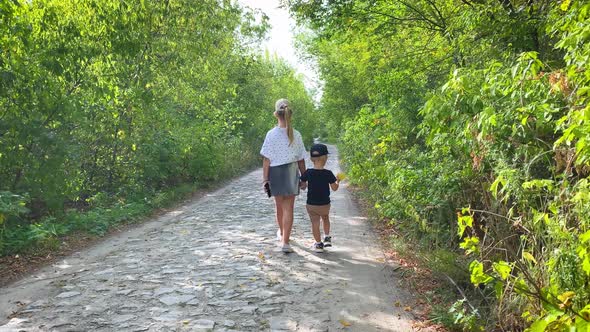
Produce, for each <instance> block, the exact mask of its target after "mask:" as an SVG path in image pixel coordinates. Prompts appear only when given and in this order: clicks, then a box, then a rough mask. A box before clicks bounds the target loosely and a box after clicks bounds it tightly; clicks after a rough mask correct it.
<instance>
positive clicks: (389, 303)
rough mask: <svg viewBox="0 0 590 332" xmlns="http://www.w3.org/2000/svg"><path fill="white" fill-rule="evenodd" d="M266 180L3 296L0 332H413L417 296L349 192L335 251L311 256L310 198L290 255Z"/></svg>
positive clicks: (342, 198) (166, 219)
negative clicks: (400, 280)
mask: <svg viewBox="0 0 590 332" xmlns="http://www.w3.org/2000/svg"><path fill="white" fill-rule="evenodd" d="M330 148H331V150H332V151H333V152H335V148H334V147H330ZM337 158H338V156H337V153H333V154H332V155H331V156H330V160H331V161H330V162H329V164H328V166H327V168H329V169H332V170H333V171H334V172H337V171H338V165H337V163H336V162H335V160H337ZM260 179H261V170H257V171H254V172H252V173H250V174H248V175H246V176H244V177H242V178H239V179H237V180H235V181H233V182H232V183H230V184H229V185H228V186H226V187H224V188H222V189H220V190H218V191H216V192H214V193H211V194H209V195H207V196H206V197H204V198H201V199H199V200H197V201H194V202H192V203H191V204H189V205H186V206H184V207H182V208H179V209H177V210H176V211H173V212H170V213H168V214H167V215H165V216H162V217H160V218H158V219H157V220H154V221H151V222H149V223H147V224H145V225H144V226H142V227H139V228H137V229H133V230H130V231H128V232H127V233H123V234H121V236H119V237H116V238H113V239H110V240H107V241H105V242H103V243H101V244H99V245H97V246H95V247H93V248H91V249H88V250H85V251H83V252H79V253H76V254H74V255H72V256H71V257H69V258H68V259H66V260H63V261H61V262H59V263H58V264H55V265H53V266H51V267H48V268H45V269H43V270H41V271H39V272H38V273H36V274H35V275H33V276H31V277H28V278H25V279H23V280H20V281H19V282H17V283H14V284H12V285H10V286H8V287H6V288H3V289H0V331H88V330H93V331H232V330H237V331H261V330H263V331H264V330H266V331H268V330H271V331H336V330H347V331H412V327H411V324H412V319H411V317H410V315H409V314H408V313H406V312H404V311H403V310H402V308H399V307H396V306H394V303H395V302H397V301H399V302H402V303H403V302H406V300H407V299H408V296H407V294H405V293H404V291H402V290H400V289H397V288H396V287H395V285H397V283H396V279H395V278H396V277H395V276H394V275H393V273H392V272H391V271H392V269H391V267H390V266H388V265H385V264H383V263H382V262H383V254H382V252H381V251H380V249H379V247H378V244H377V240H376V237H375V235H374V234H373V232H372V230H371V227H370V226H369V225H368V224H367V222H366V220H365V218H364V217H362V216H361V215H360V214H359V211H358V209H357V208H356V206H355V204H354V203H353V202H352V200H351V198H350V195H349V193H348V191H347V190H346V185H343V186H341V189H340V190H339V191H338V192H336V193H334V194H333V209H332V213H331V216H332V220H333V232H332V235H333V244H334V247H333V248H332V249H330V250H329V252H325V253H321V254H317V253H313V252H311V250H310V246H311V243H312V241H311V232H310V227H309V220H308V217H307V214H306V212H305V200H304V197H305V195H302V196H300V197H299V198H298V199H297V203H296V210H295V224H294V242H293V243H292V245H293V247H294V249H295V252H294V253H292V254H288V255H285V254H283V253H282V252H280V250H279V247H278V246H277V242H276V239H275V232H276V226H275V223H274V217H273V203H272V201H271V200H270V199H268V198H266V197H265V195H264V194H263V193H262V192H261V190H260ZM8 316H10V318H8Z"/></svg>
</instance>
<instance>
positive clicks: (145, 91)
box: [0, 0, 313, 255]
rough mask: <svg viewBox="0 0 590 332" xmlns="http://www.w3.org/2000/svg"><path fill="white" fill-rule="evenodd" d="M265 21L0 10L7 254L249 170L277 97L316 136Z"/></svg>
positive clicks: (58, 2)
mask: <svg viewBox="0 0 590 332" xmlns="http://www.w3.org/2000/svg"><path fill="white" fill-rule="evenodd" d="M266 21H267V19H266V17H265V16H264V15H261V14H259V13H257V12H254V11H252V10H249V9H248V10H246V9H243V8H241V7H239V6H238V5H237V4H235V3H233V2H230V1H217V0H203V1H189V0H176V1H143V0H142V1H120V0H84V1H77V0H68V1H63V0H35V1H25V0H22V1H21V0H11V1H2V2H0V254H1V255H5V254H11V253H15V252H19V251H21V250H23V249H26V248H28V247H30V246H31V245H35V244H52V243H55V241H56V239H57V238H58V237H59V236H60V235H62V234H66V233H68V232H71V231H75V230H83V231H90V232H93V233H99V234H100V233H104V232H105V231H106V230H107V229H108V227H109V225H110V224H112V223H115V222H118V221H121V220H126V219H130V218H133V217H135V216H138V215H141V214H145V213H146V211H149V210H150V209H153V208H154V207H159V206H162V204H164V203H165V202H168V201H171V200H173V199H174V198H175V197H177V196H178V195H179V194H180V193H182V192H187V191H190V190H192V189H194V185H198V184H204V183H208V182H211V181H216V180H219V179H223V178H225V177H227V176H230V175H232V174H236V172H238V171H240V170H244V169H246V168H248V167H251V165H253V163H258V162H259V157H258V153H257V151H258V149H259V148H260V145H261V144H262V140H263V138H264V134H265V132H266V131H267V130H268V129H269V128H271V127H272V126H273V119H274V118H273V117H272V112H271V110H273V107H274V101H275V100H276V99H278V98H282V97H287V98H289V99H290V100H291V101H292V104H293V105H294V109H295V111H296V112H297V114H296V115H295V121H296V123H295V126H296V127H297V129H299V130H300V131H301V132H302V133H303V134H304V136H305V137H307V138H310V137H311V129H312V128H311V123H310V122H309V121H306V120H305V119H306V118H309V117H306V116H304V115H305V114H306V113H308V112H310V111H311V110H312V109H313V104H312V101H311V99H310V97H309V96H308V94H307V92H306V90H305V89H304V87H303V84H302V81H301V79H300V78H298V77H297V76H296V75H295V73H294V71H293V70H292V69H291V68H290V67H289V66H287V65H286V64H285V63H283V62H282V61H281V60H278V59H274V58H273V59H270V58H266V57H264V56H262V55H260V54H261V53H260V50H258V49H257V48H256V46H257V45H258V44H259V42H260V40H261V38H263V36H264V34H265V32H266V30H267V23H266ZM189 184H192V185H189Z"/></svg>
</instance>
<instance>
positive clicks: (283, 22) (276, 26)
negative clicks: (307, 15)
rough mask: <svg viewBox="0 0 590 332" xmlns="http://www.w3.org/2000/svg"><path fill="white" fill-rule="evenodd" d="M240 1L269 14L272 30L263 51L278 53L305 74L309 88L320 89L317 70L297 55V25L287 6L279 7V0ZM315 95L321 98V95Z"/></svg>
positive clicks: (244, 4)
mask: <svg viewBox="0 0 590 332" xmlns="http://www.w3.org/2000/svg"><path fill="white" fill-rule="evenodd" d="M238 3H240V4H241V5H243V6H248V7H251V8H255V9H260V10H261V11H263V12H264V13H265V14H266V15H267V16H268V18H269V24H270V25H271V30H270V31H269V34H268V40H266V41H265V42H264V43H263V45H262V51H263V52H264V50H265V49H268V50H269V52H270V53H271V54H273V53H276V54H277V55H278V56H279V57H281V58H283V59H285V60H286V61H287V62H288V63H290V64H291V66H293V68H295V70H296V71H297V72H298V73H300V74H302V75H303V76H304V83H305V86H306V87H307V89H308V90H317V89H319V86H320V85H319V83H318V78H317V74H316V72H315V70H314V69H312V68H310V65H309V64H306V63H304V62H303V60H301V59H299V58H298V57H297V53H296V51H295V46H294V34H293V31H295V26H296V25H295V20H294V19H293V18H291V16H290V15H289V11H288V10H287V9H286V8H280V7H279V6H280V4H279V0H238ZM315 97H316V98H319V95H318V96H315Z"/></svg>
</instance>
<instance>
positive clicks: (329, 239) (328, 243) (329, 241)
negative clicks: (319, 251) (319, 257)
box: [324, 236, 332, 247]
mask: <svg viewBox="0 0 590 332" xmlns="http://www.w3.org/2000/svg"><path fill="white" fill-rule="evenodd" d="M331 246H332V237H331V236H326V237H325V238H324V247H331Z"/></svg>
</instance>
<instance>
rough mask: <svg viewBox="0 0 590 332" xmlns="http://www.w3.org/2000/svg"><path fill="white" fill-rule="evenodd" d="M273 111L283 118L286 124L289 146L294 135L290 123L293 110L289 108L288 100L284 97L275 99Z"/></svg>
mask: <svg viewBox="0 0 590 332" xmlns="http://www.w3.org/2000/svg"><path fill="white" fill-rule="evenodd" d="M275 112H276V114H277V115H278V116H280V117H281V118H283V119H285V122H286V124H287V137H289V146H291V144H293V141H294V140H295V137H294V135H293V124H292V123H291V122H292V118H293V111H292V110H291V107H289V101H288V100H287V99H285V98H283V99H279V100H277V102H276V103H275Z"/></svg>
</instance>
